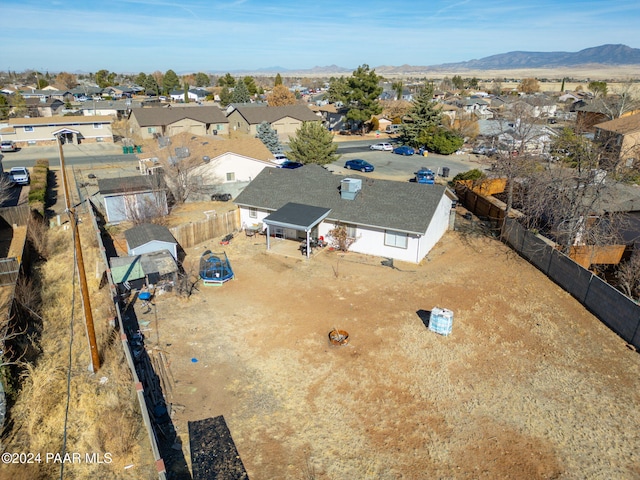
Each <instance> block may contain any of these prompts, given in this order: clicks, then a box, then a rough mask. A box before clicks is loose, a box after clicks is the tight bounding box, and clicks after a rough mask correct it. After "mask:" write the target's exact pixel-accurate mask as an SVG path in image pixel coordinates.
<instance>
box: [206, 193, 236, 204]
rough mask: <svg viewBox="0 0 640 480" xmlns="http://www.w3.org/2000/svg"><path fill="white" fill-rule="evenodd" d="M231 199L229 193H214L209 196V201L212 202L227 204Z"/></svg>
mask: <svg viewBox="0 0 640 480" xmlns="http://www.w3.org/2000/svg"><path fill="white" fill-rule="evenodd" d="M231 198H232V197H231V194H230V193H214V194H213V195H211V201H213V202H228V201H229V200H231Z"/></svg>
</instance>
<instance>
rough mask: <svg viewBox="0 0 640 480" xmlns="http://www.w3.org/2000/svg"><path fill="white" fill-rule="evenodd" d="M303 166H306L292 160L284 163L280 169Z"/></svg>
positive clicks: (279, 166)
mask: <svg viewBox="0 0 640 480" xmlns="http://www.w3.org/2000/svg"><path fill="white" fill-rule="evenodd" d="M303 165H304V164H302V163H300V162H292V161H291V160H287V161H286V162H283V163H282V164H281V165H278V168H300V167H302V166H303Z"/></svg>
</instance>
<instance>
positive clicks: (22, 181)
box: [9, 167, 30, 185]
mask: <svg viewBox="0 0 640 480" xmlns="http://www.w3.org/2000/svg"><path fill="white" fill-rule="evenodd" d="M9 179H10V180H11V181H12V182H13V183H15V184H16V185H29V182H30V177H29V170H27V168H26V167H13V168H12V169H11V170H9Z"/></svg>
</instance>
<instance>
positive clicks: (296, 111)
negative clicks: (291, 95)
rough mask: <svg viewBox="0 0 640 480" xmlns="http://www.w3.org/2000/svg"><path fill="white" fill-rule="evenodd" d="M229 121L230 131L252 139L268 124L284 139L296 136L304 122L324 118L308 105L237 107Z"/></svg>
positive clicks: (319, 120) (320, 120) (228, 117)
mask: <svg viewBox="0 0 640 480" xmlns="http://www.w3.org/2000/svg"><path fill="white" fill-rule="evenodd" d="M227 119H228V120H229V128H230V129H233V130H234V131H238V132H241V133H246V134H248V135H251V136H252V137H253V136H255V135H257V133H258V132H257V128H258V125H260V124H261V123H263V122H267V123H268V124H269V125H271V128H272V129H274V130H275V131H276V132H277V133H278V136H280V138H283V139H285V138H288V137H289V136H290V135H293V134H295V133H296V130H298V129H299V128H300V127H301V126H302V122H322V117H320V116H318V115H316V114H315V113H313V111H312V110H311V109H310V108H309V107H307V106H306V105H287V106H284V107H269V106H251V107H247V106H237V107H236V108H234V109H233V111H231V113H230V114H229V115H228V116H227Z"/></svg>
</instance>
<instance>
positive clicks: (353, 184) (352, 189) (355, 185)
mask: <svg viewBox="0 0 640 480" xmlns="http://www.w3.org/2000/svg"><path fill="white" fill-rule="evenodd" d="M360 190H362V180H361V179H359V178H345V179H343V180H342V181H341V182H340V196H341V197H342V198H344V199H345V200H354V199H355V198H356V196H357V195H358V192H360Z"/></svg>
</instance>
